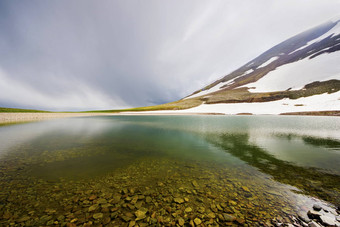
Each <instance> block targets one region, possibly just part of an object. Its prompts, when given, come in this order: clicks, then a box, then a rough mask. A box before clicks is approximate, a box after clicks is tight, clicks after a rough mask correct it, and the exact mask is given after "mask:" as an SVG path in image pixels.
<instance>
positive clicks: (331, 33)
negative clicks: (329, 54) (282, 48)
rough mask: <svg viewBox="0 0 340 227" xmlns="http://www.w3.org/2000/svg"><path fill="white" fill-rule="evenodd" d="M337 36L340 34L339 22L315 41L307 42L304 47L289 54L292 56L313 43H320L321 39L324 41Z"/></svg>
mask: <svg viewBox="0 0 340 227" xmlns="http://www.w3.org/2000/svg"><path fill="white" fill-rule="evenodd" d="M339 34H340V22H338V23H337V24H336V25H335V26H334V27H333V28H332V29H331V30H329V31H328V32H326V33H325V34H323V35H321V36H319V37H318V38H316V39H313V40H311V41H309V42H308V43H306V45H304V46H302V47H300V48H298V49H296V50H294V51H292V52H290V53H289V54H293V53H295V52H297V51H299V50H302V49H304V48H306V47H307V46H309V45H312V44H314V43H317V42H320V41H321V40H323V39H325V38H327V37H329V36H331V37H333V36H336V35H339Z"/></svg>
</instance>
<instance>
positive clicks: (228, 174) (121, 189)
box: [0, 116, 340, 226]
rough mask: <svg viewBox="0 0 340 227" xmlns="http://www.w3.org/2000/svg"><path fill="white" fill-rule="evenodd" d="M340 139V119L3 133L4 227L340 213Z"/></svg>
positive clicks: (187, 119)
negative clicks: (315, 209) (321, 210)
mask: <svg viewBox="0 0 340 227" xmlns="http://www.w3.org/2000/svg"><path fill="white" fill-rule="evenodd" d="M339 131H340V118H335V117H298V116H101V117H83V118H69V119H57V120H50V121H42V122H34V123H27V124H17V125H9V126H2V127H0V188H1V192H0V224H1V223H2V224H10V223H12V224H15V223H16V224H22V225H32V226H35V225H37V224H39V225H53V224H57V225H65V224H66V223H73V224H75V225H82V224H84V223H88V224H91V223H92V224H100V223H101V224H112V225H117V226H120V225H128V224H129V223H131V222H132V224H133V222H134V221H136V222H137V223H139V224H143V223H144V224H146V225H157V224H159V225H170V224H176V223H181V221H182V220H183V221H184V222H186V223H190V222H193V220H195V218H199V219H200V220H201V221H202V223H205V224H206V225H208V224H216V223H218V224H220V225H224V224H226V223H230V222H233V223H234V224H239V225H244V224H248V225H250V226H253V225H258V224H260V223H265V222H267V221H268V220H271V219H272V218H276V217H279V218H282V219H285V220H286V221H289V218H291V216H292V215H296V214H297V213H299V212H307V211H308V209H310V208H311V206H312V205H313V204H314V203H320V204H324V205H325V206H328V207H332V206H333V205H334V204H340V191H339V190H340V165H339V163H340V134H339ZM138 215H139V216H138ZM226 215H231V217H233V218H234V217H235V218H237V219H236V220H233V219H232V220H228V217H229V216H226Z"/></svg>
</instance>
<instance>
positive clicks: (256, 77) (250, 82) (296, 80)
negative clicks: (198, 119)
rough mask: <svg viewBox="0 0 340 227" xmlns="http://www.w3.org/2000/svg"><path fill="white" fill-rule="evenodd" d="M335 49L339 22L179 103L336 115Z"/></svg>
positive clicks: (339, 54)
mask: <svg viewBox="0 0 340 227" xmlns="http://www.w3.org/2000/svg"><path fill="white" fill-rule="evenodd" d="M250 41H251V39H250ZM339 50H340V19H339V20H333V21H328V22H326V23H324V24H321V25H319V26H317V27H315V28H312V29H310V30H307V31H305V32H302V33H300V34H298V35H296V36H294V37H292V38H290V39H288V40H286V41H284V42H282V43H280V44H278V45H276V46H274V47H273V48H271V49H269V50H267V51H266V52H264V53H263V54H261V55H260V56H258V57H257V58H255V59H253V60H251V61H249V62H247V63H246V64H244V65H243V66H242V67H240V68H238V69H236V70H235V71H233V72H232V73H230V74H228V75H226V76H224V77H223V78H221V79H219V80H216V81H215V82H213V83H212V84H209V85H208V86H206V87H204V88H202V89H200V90H197V91H195V92H194V93H193V94H191V95H189V96H187V97H185V98H184V99H182V101H183V102H187V103H188V102H190V101H191V102H192V103H195V106H197V101H201V105H199V106H198V107H196V108H194V110H195V111H196V112H197V111H198V112H204V111H208V112H216V111H217V112H224V113H231V114H235V113H242V112H246V113H271V110H270V108H271V104H275V105H272V109H273V110H274V111H272V113H283V112H290V111H291V112H299V111H301V112H302V111H327V110H340V92H339V90H340V51H339ZM194 100H195V101H194ZM296 100H298V103H297V102H296ZM328 101H329V102H328ZM318 102H321V104H322V105H317V103H318ZM255 103H257V104H260V105H255ZM214 104H229V105H224V107H223V106H222V105H214ZM240 104H243V105H242V106H241V105H240ZM249 104H251V105H249ZM279 105H281V106H279ZM216 107H218V108H217V109H216ZM259 108H267V110H266V111H264V110H263V111H261V110H260V109H259ZM275 108H276V110H275ZM278 109H280V110H278Z"/></svg>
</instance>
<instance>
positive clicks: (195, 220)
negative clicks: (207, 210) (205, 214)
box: [194, 218, 202, 225]
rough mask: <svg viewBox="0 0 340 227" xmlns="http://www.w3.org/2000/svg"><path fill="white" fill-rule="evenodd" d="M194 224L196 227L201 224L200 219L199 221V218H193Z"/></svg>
mask: <svg viewBox="0 0 340 227" xmlns="http://www.w3.org/2000/svg"><path fill="white" fill-rule="evenodd" d="M194 222H195V224H196V225H200V224H201V223H202V221H201V219H199V218H195V219H194Z"/></svg>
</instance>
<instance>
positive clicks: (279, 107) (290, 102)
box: [145, 91, 340, 114]
mask: <svg viewBox="0 0 340 227" xmlns="http://www.w3.org/2000/svg"><path fill="white" fill-rule="evenodd" d="M327 110H340V91H338V92H335V93H332V94H328V93H324V94H320V95H313V96H309V97H306V98H299V99H282V100H278V101H272V102H258V103H227V104H202V105H200V106H197V107H194V108H191V109H186V110H172V111H170V110H169V111H148V112H145V113H163V114H165V113H169V114H171V113H172V114H174V113H193V114H194V113H222V114H239V113H252V114H281V113H288V112H305V111H327Z"/></svg>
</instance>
